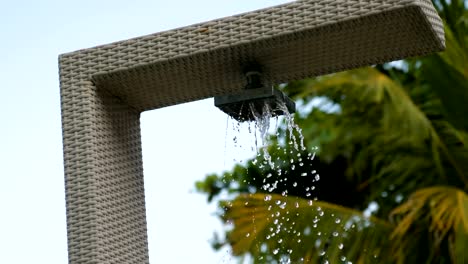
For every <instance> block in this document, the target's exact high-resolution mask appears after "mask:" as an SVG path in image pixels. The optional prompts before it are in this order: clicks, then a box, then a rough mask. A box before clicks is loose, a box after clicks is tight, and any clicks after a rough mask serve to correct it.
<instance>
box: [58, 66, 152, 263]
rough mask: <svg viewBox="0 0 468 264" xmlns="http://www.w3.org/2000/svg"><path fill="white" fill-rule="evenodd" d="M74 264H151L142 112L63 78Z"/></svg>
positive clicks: (82, 82) (87, 85) (78, 80)
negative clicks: (146, 207) (141, 121)
mask: <svg viewBox="0 0 468 264" xmlns="http://www.w3.org/2000/svg"><path fill="white" fill-rule="evenodd" d="M61 99H62V130H63V145H64V160H65V184H66V201H67V228H68V255H69V263H71V264H81V263H139V264H140V263H149V259H148V245H147V233H146V231H147V229H146V215H145V197H144V186H143V166H142V154H141V153H142V152H141V137H140V121H139V118H140V112H139V111H137V110H135V109H132V108H131V107H129V106H127V105H125V104H124V103H122V102H121V101H120V100H119V99H118V98H117V97H114V96H112V95H111V94H109V93H107V92H106V91H103V90H100V89H97V88H96V87H95V86H94V84H93V83H92V82H90V81H86V80H84V78H70V77H69V76H68V75H67V74H66V73H65V72H61Z"/></svg>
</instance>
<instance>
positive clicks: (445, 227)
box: [391, 186, 468, 263]
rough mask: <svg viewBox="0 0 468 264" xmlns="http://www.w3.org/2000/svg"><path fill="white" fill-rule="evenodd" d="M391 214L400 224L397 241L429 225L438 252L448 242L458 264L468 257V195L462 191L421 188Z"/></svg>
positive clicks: (398, 225)
mask: <svg viewBox="0 0 468 264" xmlns="http://www.w3.org/2000/svg"><path fill="white" fill-rule="evenodd" d="M391 215H392V217H393V218H394V219H395V220H396V222H397V226H396V227H395V229H394V230H393V232H392V237H393V238H397V237H404V236H407V235H408V234H410V233H411V232H412V229H413V228H415V226H416V225H417V224H418V223H424V222H428V223H429V229H428V232H429V233H430V234H431V238H432V241H433V245H432V246H433V248H434V249H435V250H439V248H440V246H441V243H442V242H443V241H444V240H448V243H449V247H450V250H451V252H452V258H454V259H453V260H454V262H455V263H460V261H459V259H464V258H465V257H468V253H465V249H466V244H464V243H465V242H467V241H468V195H467V194H466V193H465V192H463V191H462V190H459V189H456V188H453V187H445V186H437V187H430V188H424V189H420V190H418V191H416V192H414V193H413V194H412V195H411V196H410V197H409V199H408V200H407V201H406V202H405V203H403V204H402V205H400V206H399V207H397V208H395V209H394V210H393V212H392V214H391ZM460 247H462V248H460Z"/></svg>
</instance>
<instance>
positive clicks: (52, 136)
mask: <svg viewBox="0 0 468 264" xmlns="http://www.w3.org/2000/svg"><path fill="white" fill-rule="evenodd" d="M285 2H289V1H286V0H255V1H251V0H216V1H215V0H197V1H188V0H172V1H167V0H166V1H161V0H152V1H146V0H145V1H143V0H134V1H120V0H112V1H110V0H94V1H93V0H81V1H63V0H62V1H58V0H57V1H53V0H43V1H32V0H30V1H21V0H17V1H6V0H4V1H1V2H0V38H1V41H0V50H1V52H0V82H1V84H0V100H1V102H0V120H1V129H0V263H8V264H10V263H47V264H55V263H67V261H68V260H67V237H66V211H65V210H66V208H65V188H64V175H63V159H62V137H61V121H60V93H59V81H58V80H59V78H58V64H57V58H58V55H59V54H61V53H66V52H71V51H75V50H78V49H84V48H89V47H93V46H96V45H101V44H106V43H110V42H115V41H119V40H124V39H128V38H132V37H138V36H141V35H146V34H151V33H155V32H159V31H163V30H169V29H172V28H177V27H182V26H186V25H190V24H194V23H199V22H203V21H207V20H211V19H215V18H220V17H224V16H229V15H234V14H238V13H242V12H248V11H252V10H255V9H258V8H263V7H268V6H272V5H276V4H280V3H285ZM141 121H142V141H143V157H144V158H143V159H144V160H143V163H144V174H145V189H146V190H145V194H146V204H147V221H148V236H149V252H150V262H151V263H194V264H196V263H203V264H206V263H231V260H230V257H229V254H228V252H226V251H224V250H223V251H221V252H217V253H216V252H214V251H213V250H212V249H211V247H210V245H209V243H208V240H209V239H210V238H211V237H212V234H213V231H214V230H216V229H219V228H220V223H219V221H218V220H217V218H216V217H214V216H213V212H214V211H215V206H214V205H211V206H209V205H208V204H207V203H206V198H205V197H204V196H202V195H200V194H197V193H194V190H193V186H194V182H195V181H197V180H201V179H203V178H204V176H205V175H206V174H208V173H213V172H216V173H220V172H222V171H223V170H227V169H229V168H230V167H232V165H233V163H234V161H233V157H235V158H237V159H242V156H243V155H244V156H245V155H250V154H246V153H247V152H244V151H240V153H228V152H229V149H228V148H227V147H226V145H227V144H226V140H229V136H227V135H229V133H230V132H229V128H228V127H227V124H229V123H228V122H227V117H226V115H224V114H223V113H221V112H220V111H219V110H218V109H217V108H215V107H214V106H213V100H212V99H208V100H203V101H198V102H193V103H188V104H183V105H179V106H173V107H169V108H163V109H158V110H154V111H150V112H145V113H143V114H142V117H141ZM231 132H232V131H231Z"/></svg>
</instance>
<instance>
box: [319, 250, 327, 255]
mask: <svg viewBox="0 0 468 264" xmlns="http://www.w3.org/2000/svg"><path fill="white" fill-rule="evenodd" d="M325 254H327V252H325V250H322V251H320V252H319V255H320V256H325Z"/></svg>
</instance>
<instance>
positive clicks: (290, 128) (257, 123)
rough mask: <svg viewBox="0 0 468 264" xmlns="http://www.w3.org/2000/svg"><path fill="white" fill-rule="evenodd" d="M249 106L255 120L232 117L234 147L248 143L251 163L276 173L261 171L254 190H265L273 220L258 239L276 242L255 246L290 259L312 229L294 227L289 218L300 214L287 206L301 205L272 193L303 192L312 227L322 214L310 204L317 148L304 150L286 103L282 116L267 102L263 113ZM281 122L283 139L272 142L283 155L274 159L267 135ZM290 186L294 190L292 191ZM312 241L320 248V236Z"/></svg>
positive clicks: (285, 260) (322, 253) (283, 259)
mask: <svg viewBox="0 0 468 264" xmlns="http://www.w3.org/2000/svg"><path fill="white" fill-rule="evenodd" d="M249 107H250V109H251V111H252V113H253V114H254V117H255V118H254V119H255V120H254V121H253V122H242V123H241V122H238V121H236V120H234V119H231V120H232V121H231V122H232V126H233V130H234V136H233V142H234V148H235V149H236V150H235V152H239V150H240V152H242V151H245V147H246V146H245V145H244V144H247V145H249V144H250V146H247V148H248V150H249V151H254V153H255V157H254V159H253V160H252V161H251V162H252V164H253V165H255V166H257V167H258V168H259V169H262V170H263V171H270V172H274V173H275V174H276V175H275V177H273V173H266V174H265V175H262V177H263V185H262V186H261V189H262V190H255V191H253V192H261V193H264V194H265V196H264V197H265V198H264V200H265V204H271V205H270V206H269V207H268V211H271V215H269V216H268V221H269V222H270V223H273V227H271V228H269V229H268V230H267V233H266V234H262V235H264V237H262V238H259V240H258V241H261V240H262V239H265V240H276V241H275V243H273V244H275V245H277V246H276V247H275V248H265V244H263V243H261V242H256V243H257V245H256V246H257V248H258V250H260V251H262V252H264V251H267V250H268V251H269V252H270V253H271V254H273V255H275V256H277V257H278V258H277V259H279V263H284V264H286V263H292V262H291V259H290V258H289V256H288V255H291V254H292V253H293V251H294V250H295V247H297V246H301V245H302V244H301V243H302V236H303V235H306V236H307V235H309V234H310V233H311V232H312V229H311V228H310V227H307V228H305V229H298V228H295V226H296V225H297V224H298V223H296V222H294V221H293V220H290V219H300V216H299V215H296V216H294V217H293V216H291V214H292V213H293V212H292V211H290V210H289V208H291V206H294V207H295V208H298V207H299V206H300V205H299V203H298V202H296V203H295V204H293V205H291V204H287V202H286V201H287V200H285V199H278V200H276V201H275V199H276V198H274V197H279V196H275V194H276V195H281V197H284V198H287V197H288V195H289V193H294V194H297V193H302V194H303V196H305V199H307V200H308V202H307V204H308V206H310V210H316V212H315V217H314V218H313V219H310V221H311V222H312V224H313V225H312V226H311V227H313V228H316V227H317V224H318V223H319V221H320V218H321V217H322V216H323V215H324V212H323V211H322V210H321V208H320V207H312V205H313V203H314V200H316V199H317V198H316V197H315V196H314V190H315V187H316V183H317V182H318V181H319V180H320V175H319V174H318V172H317V170H315V169H314V168H313V166H312V161H313V160H314V158H315V155H316V151H317V148H316V147H314V148H311V149H309V151H311V152H307V148H306V146H305V143H304V137H303V135H302V130H301V129H300V127H299V126H298V125H297V124H296V123H295V121H294V115H293V114H291V113H289V112H288V110H287V107H286V106H284V105H283V106H280V107H281V111H283V112H284V115H283V116H281V117H276V116H274V115H273V114H272V113H273V109H271V108H270V106H269V105H267V104H266V105H264V109H263V111H262V112H263V113H262V114H259V113H258V112H257V111H256V110H255V107H254V105H253V104H250V105H249ZM246 123H247V124H246ZM281 124H282V125H283V130H284V132H285V133H286V135H285V136H284V135H283V137H282V138H284V140H283V141H284V142H279V143H281V144H278V145H277V146H275V147H276V149H275V151H278V153H281V152H282V155H281V157H284V158H282V159H280V157H279V156H278V157H277V158H276V159H274V158H273V157H272V155H271V153H270V150H271V147H269V146H270V143H271V142H270V137H272V136H276V137H278V136H279V135H280V134H279V132H278V131H279V130H278V129H279V127H280V125H281ZM242 126H247V129H248V131H249V135H248V136H249V138H248V140H244V141H242V140H240V136H241V135H240V134H241V127H242ZM284 127H285V129H284ZM249 139H250V140H249ZM249 141H250V142H249ZM252 141H253V142H252ZM252 143H253V144H252ZM234 160H235V162H238V163H243V162H244V160H242V159H240V160H236V158H234ZM285 164H286V166H285ZM292 172H294V173H296V174H297V175H300V178H302V179H301V181H300V182H299V181H297V180H296V179H297V177H296V179H294V178H292V179H288V174H291V173H292ZM290 181H293V182H290ZM298 182H299V183H298ZM249 184H250V183H249ZM291 189H294V190H293V191H291ZM294 194H293V195H294ZM247 204H248V201H247V202H246V205H247ZM258 220H259V219H255V216H252V219H251V224H252V225H253V234H252V233H250V232H249V233H246V234H245V236H246V237H247V238H249V237H251V236H255V235H256V233H257V221H258ZM336 221H340V219H338V218H337V219H336ZM286 226H288V227H289V228H287V227H286ZM261 228H263V227H261ZM285 232H286V233H287V234H288V235H289V236H291V235H292V236H294V237H295V244H294V246H291V245H285V243H284V239H283V238H282V235H281V234H285ZM335 233H336V232H335ZM335 233H334V234H333V235H334V236H335V235H338V233H336V234H335ZM317 236H320V232H319V233H318V234H317ZM315 244H316V245H312V246H315V247H316V248H319V247H320V248H322V246H321V245H320V240H318V241H315ZM303 246H310V245H303ZM340 247H341V248H342V247H343V245H341V246H340ZM341 248H340V249H341ZM319 254H320V256H324V257H326V252H325V250H321V251H319ZM262 258H263V257H259V258H258V259H256V260H257V262H258V263H269V262H268V261H267V260H262ZM263 261H265V262H263ZM303 262H304V260H303V259H302V261H301V262H300V263H303ZM294 263H296V262H294ZM323 263H328V260H327V259H326V258H323ZM343 263H347V262H343Z"/></svg>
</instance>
